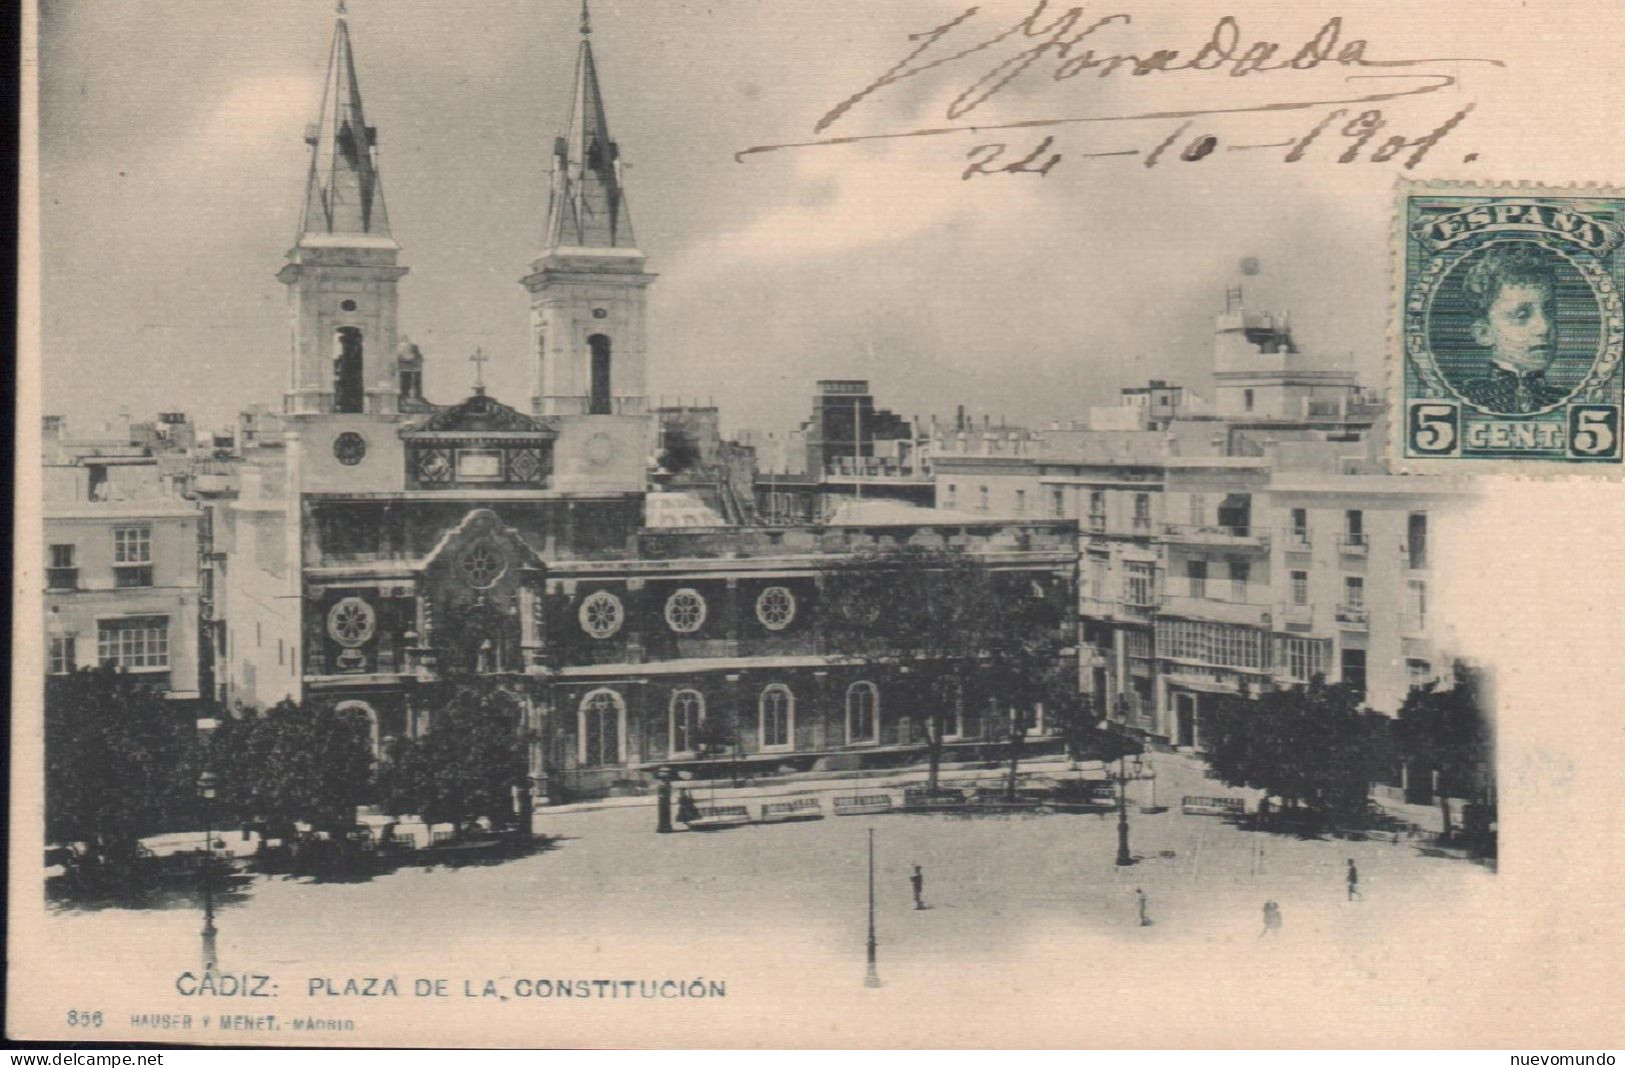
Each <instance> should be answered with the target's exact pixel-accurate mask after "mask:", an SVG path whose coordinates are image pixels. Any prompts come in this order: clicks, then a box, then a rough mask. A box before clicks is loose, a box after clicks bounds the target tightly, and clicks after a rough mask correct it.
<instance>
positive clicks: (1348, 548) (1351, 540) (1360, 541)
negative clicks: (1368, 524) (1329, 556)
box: [1337, 534, 1371, 556]
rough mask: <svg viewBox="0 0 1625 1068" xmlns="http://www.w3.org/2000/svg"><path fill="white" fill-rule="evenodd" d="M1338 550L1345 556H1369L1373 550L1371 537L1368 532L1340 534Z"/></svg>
mask: <svg viewBox="0 0 1625 1068" xmlns="http://www.w3.org/2000/svg"><path fill="white" fill-rule="evenodd" d="M1337 551H1338V552H1340V553H1342V554H1343V555H1344V556H1367V555H1369V554H1370V552H1371V537H1370V535H1368V534H1339V535H1338V536H1337Z"/></svg>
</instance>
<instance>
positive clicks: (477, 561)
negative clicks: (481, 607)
mask: <svg viewBox="0 0 1625 1068" xmlns="http://www.w3.org/2000/svg"><path fill="white" fill-rule="evenodd" d="M457 566H458V567H459V568H461V569H462V572H463V577H464V578H466V579H467V580H468V584H469V585H470V586H473V587H474V588H475V589H476V590H488V589H490V588H491V587H492V586H495V585H496V583H497V579H499V578H501V577H502V576H503V575H504V574H506V573H507V570H508V561H507V558H506V557H504V556H503V555H502V550H501V549H499V548H497V547H496V546H495V545H493V544H492V543H491V542H488V541H482V542H479V543H478V544H476V545H475V546H474V547H473V548H472V549H470V550H468V552H466V553H464V554H463V558H462V559H461V560H459V561H458V562H457Z"/></svg>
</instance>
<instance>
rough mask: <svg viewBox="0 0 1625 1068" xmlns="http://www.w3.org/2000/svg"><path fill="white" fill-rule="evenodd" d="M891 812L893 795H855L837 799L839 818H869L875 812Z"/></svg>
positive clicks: (836, 810)
mask: <svg viewBox="0 0 1625 1068" xmlns="http://www.w3.org/2000/svg"><path fill="white" fill-rule="evenodd" d="M890 811H891V794H854V795H853V796H851V797H837V798H836V799H835V814H836V815H837V816H867V815H870V814H871V813H875V812H890Z"/></svg>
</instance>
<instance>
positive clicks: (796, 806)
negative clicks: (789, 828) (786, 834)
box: [762, 797, 824, 823]
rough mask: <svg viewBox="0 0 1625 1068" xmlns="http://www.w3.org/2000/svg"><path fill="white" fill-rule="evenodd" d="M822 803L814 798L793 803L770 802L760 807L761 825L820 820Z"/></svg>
mask: <svg viewBox="0 0 1625 1068" xmlns="http://www.w3.org/2000/svg"><path fill="white" fill-rule="evenodd" d="M823 818H824V803H823V802H822V801H820V800H818V798H816V797H803V798H799V799H797V800H795V801H770V802H768V803H767V804H765V805H763V806H762V822H763V823H791V822H794V821H797V820H821V819H823Z"/></svg>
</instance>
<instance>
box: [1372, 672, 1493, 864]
mask: <svg viewBox="0 0 1625 1068" xmlns="http://www.w3.org/2000/svg"><path fill="white" fill-rule="evenodd" d="M1483 689H1484V685H1483V679H1482V677H1481V676H1480V675H1479V674H1478V673H1477V672H1475V671H1473V670H1471V669H1470V668H1468V667H1467V666H1466V665H1464V664H1460V663H1458V664H1457V665H1456V670H1455V685H1453V686H1452V687H1451V688H1450V689H1448V690H1441V689H1439V684H1438V683H1437V682H1436V681H1435V682H1430V683H1428V684H1427V685H1426V686H1421V687H1417V688H1416V689H1413V690H1412V691H1411V692H1410V694H1409V695H1408V696H1406V698H1405V703H1404V704H1403V705H1401V706H1400V709H1399V721H1398V723H1397V725H1396V731H1397V739H1396V740H1397V743H1398V748H1399V755H1400V756H1401V758H1402V759H1404V760H1407V761H1409V762H1411V763H1413V764H1415V765H1419V766H1420V767H1422V768H1425V769H1428V770H1429V771H1433V772H1436V773H1437V774H1438V783H1437V787H1436V793H1437V796H1438V801H1439V814H1440V816H1441V817H1442V818H1443V822H1444V837H1445V838H1447V839H1448V838H1449V837H1450V836H1451V833H1452V831H1451V827H1452V821H1451V817H1450V799H1451V798H1452V797H1460V798H1465V799H1466V800H1468V801H1470V802H1474V803H1478V804H1487V803H1491V802H1492V801H1493V797H1494V790H1493V787H1492V786H1491V782H1490V776H1491V775H1492V774H1493V771H1492V770H1491V769H1492V768H1493V767H1494V754H1493V739H1492V736H1491V733H1490V727H1489V722H1488V720H1487V719H1486V718H1485V713H1484V701H1483Z"/></svg>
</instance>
